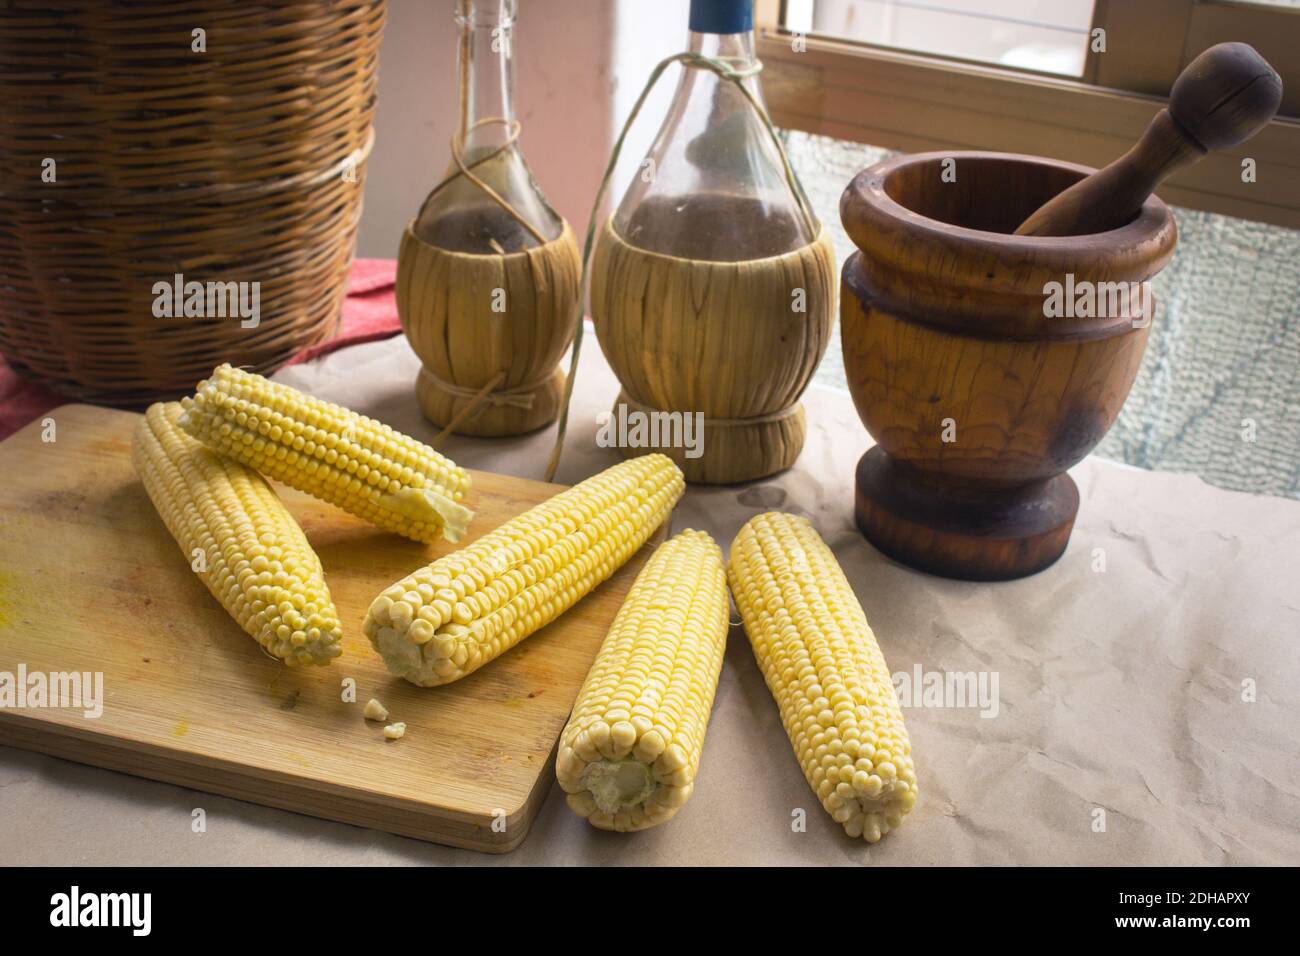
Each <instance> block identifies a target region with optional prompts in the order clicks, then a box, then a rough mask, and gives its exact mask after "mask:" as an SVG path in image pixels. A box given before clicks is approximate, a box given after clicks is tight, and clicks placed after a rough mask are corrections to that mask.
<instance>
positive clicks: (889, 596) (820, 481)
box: [0, 329, 1300, 865]
mask: <svg viewBox="0 0 1300 956" xmlns="http://www.w3.org/2000/svg"><path fill="white" fill-rule="evenodd" d="M588 336H589V337H588V347H587V349H586V351H585V354H584V357H583V360H582V368H581V369H580V373H579V374H580V377H579V381H578V387H577V390H576V393H575V397H574V403H573V413H572V416H571V420H570V426H569V440H568V443H567V447H566V451H565V456H564V460H563V463H562V465H561V468H560V472H559V475H558V476H557V480H559V481H563V482H566V483H572V482H575V481H578V480H580V479H582V478H583V477H586V476H587V475H589V474H591V473H593V472H595V471H597V470H598V469H600V468H603V467H606V466H608V465H611V464H614V463H615V462H617V461H618V460H620V459H619V455H618V452H617V451H616V450H614V449H611V448H600V447H597V445H596V435H597V431H598V429H599V425H598V420H597V416H598V414H599V413H600V412H602V411H605V410H607V409H609V408H610V406H611V404H612V403H613V401H614V399H615V397H616V395H617V392H618V388H617V383H616V381H615V380H614V377H613V375H612V374H611V373H610V371H609V369H608V367H607V366H606V365H605V363H604V360H603V358H602V356H601V355H600V353H599V350H598V348H597V346H596V344H595V341H594V336H592V335H591V333H590V329H589V330H588ZM417 368H418V361H417V359H416V358H415V356H414V355H413V354H412V353H411V351H410V348H409V347H408V346H407V344H406V341H405V339H403V338H400V337H399V338H395V339H392V340H389V341H385V342H377V343H371V344H366V345H361V346H356V347H354V348H350V349H346V350H344V351H342V352H337V353H335V354H332V355H329V356H327V357H325V358H324V359H321V360H319V361H316V362H313V363H310V364H307V365H301V366H297V367H294V368H291V369H286V370H284V371H283V372H281V373H280V374H279V375H278V376H277V378H278V379H279V380H281V381H285V382H288V383H290V384H292V385H295V386H297V387H299V388H303V389H305V390H307V391H310V392H313V393H315V394H317V395H320V396H322V397H324V398H328V399H330V400H333V401H338V402H343V403H345V404H347V405H349V406H351V407H353V408H355V409H357V410H359V411H362V412H364V413H365V414H368V415H371V416H373V417H375V418H378V419H380V420H382V421H385V422H387V423H389V424H391V425H393V426H394V427H395V428H398V429H401V430H402V431H405V432H408V433H410V434H412V435H415V436H417V437H421V438H423V439H425V440H428V439H431V438H432V437H433V436H434V435H435V434H436V432H437V429H435V428H434V427H433V426H431V425H429V424H428V423H427V422H425V421H424V420H423V419H422V418H421V416H420V413H419V411H418V409H417V408H416V405H415V400H414V382H415V375H416V370H417ZM804 401H805V406H806V408H807V413H808V424H809V435H808V441H807V445H806V447H805V449H804V452H803V455H802V457H801V458H800V460H799V462H798V464H797V465H796V466H795V467H794V468H793V469H792V470H790V471H789V472H787V473H785V474H783V475H778V476H776V477H774V478H772V479H769V480H766V481H762V482H757V483H754V484H751V485H748V486H741V487H731V488H704V487H692V488H690V489H689V490H688V492H687V494H686V497H685V498H684V499H683V501H682V503H681V504H680V505H679V506H678V509H677V512H676V515H675V518H674V529H675V530H681V529H684V528H688V527H692V528H702V529H704V530H707V531H709V532H710V533H712V534H713V535H714V537H715V538H716V539H717V540H718V542H719V544H720V545H721V546H722V548H723V550H724V551H726V550H727V549H728V548H729V547H730V544H731V539H732V537H733V536H734V535H735V533H736V531H737V529H738V528H739V527H740V525H741V524H742V523H743V522H744V521H745V520H747V519H748V518H749V517H750V516H752V515H754V514H757V513H758V512H760V511H765V510H769V509H781V510H786V511H792V512H795V513H799V514H803V515H806V516H807V517H808V518H809V519H810V520H812V521H813V523H814V524H815V525H816V527H817V528H818V530H819V531H820V532H821V534H822V535H823V537H825V538H826V540H827V541H828V542H829V543H830V545H831V546H832V547H833V548H834V550H835V553H836V555H837V556H838V558H839V560H840V561H841V563H842V564H843V566H844V570H845V572H846V574H847V575H848V577H849V580H850V581H851V582H852V584H853V587H854V590H855V591H856V592H857V594H858V597H859V599H860V600H861V602H862V604H863V607H864V608H865V610H866V613H867V618H868V620H869V621H870V622H871V625H872V628H873V629H874V631H875V634H876V636H877V639H878V640H879V642H880V646H881V648H882V650H883V651H884V654H885V657H886V659H887V660H888V662H889V665H890V669H891V671H893V672H894V673H895V675H896V680H899V684H900V689H903V688H906V689H907V691H908V694H907V696H909V697H910V698H911V699H910V700H908V701H907V702H908V703H910V704H911V706H906V707H905V708H904V713H905V716H906V721H907V727H908V730H909V731H910V733H911V738H912V744H913V754H914V757H915V761H916V767H917V773H918V777H919V781H920V788H921V797H920V802H919V804H918V806H917V808H916V810H914V811H913V813H912V814H911V815H910V816H909V817H908V818H907V819H906V820H905V821H904V823H903V825H902V826H901V827H900V828H899V829H897V830H895V831H894V832H893V833H890V834H889V835H887V836H886V837H885V838H884V839H883V840H882V841H881V842H880V843H878V844H876V845H875V846H868V845H867V844H865V843H863V842H862V841H860V840H858V841H855V840H851V839H849V838H848V837H847V836H845V834H844V832H843V830H842V828H841V827H840V826H839V825H838V824H835V823H833V822H832V821H831V820H830V818H829V817H828V816H827V815H826V814H825V813H824V811H823V810H822V809H821V807H820V805H819V804H818V803H817V801H816V799H815V798H814V796H813V794H812V792H811V790H810V789H809V788H808V785H807V784H806V783H805V781H804V779H803V775H802V773H801V772H800V769H799V766H798V763H797V762H796V760H795V758H794V755H793V754H792V752H791V748H790V744H789V741H788V740H787V738H786V736H785V732H784V731H783V729H782V727H781V723H780V719H779V717H778V714H777V709H776V705H775V704H774V703H773V701H772V699H771V697H770V696H769V695H768V692H767V689H766V687H765V686H764V684H763V679H762V675H761V674H760V673H759V671H758V668H757V666H756V665H755V663H754V658H753V655H752V653H751V652H750V649H749V645H748V642H747V641H746V639H745V635H744V632H743V631H742V629H741V628H740V627H739V626H736V627H733V629H732V633H731V638H730V644H729V647H728V650H727V655H726V663H725V665H724V668H723V673H722V679H721V683H720V686H719V688H718V694H717V699H716V702H715V704H714V710H713V715H712V719H711V721H710V724H709V731H708V736H707V739H706V741H705V746H704V756H703V760H702V762H701V765H700V772H699V776H698V778H697V781H696V788H695V793H694V796H693V797H692V798H691V800H690V801H689V802H688V803H687V804H686V806H685V807H684V808H683V809H682V810H681V811H680V812H679V813H678V815H677V816H676V817H675V818H673V819H672V820H671V821H670V822H669V823H667V824H666V825H664V826H661V827H657V828H654V829H651V830H647V831H644V832H642V833H636V834H626V835H625V834H616V833H605V832H602V831H598V830H595V829H593V828H592V827H590V826H589V825H588V824H586V823H585V822H584V821H582V820H579V819H578V818H577V817H575V816H574V815H573V814H572V813H570V812H569V810H568V809H567V807H565V805H564V800H563V794H562V793H561V792H560V790H559V788H558V787H555V788H553V789H552V791H551V793H550V795H549V797H548V799H547V801H546V803H545V805H544V807H543V809H542V811H541V813H540V815H539V817H538V819H537V820H536V822H535V823H534V825H533V829H532V832H531V833H530V835H529V836H528V838H527V839H526V840H525V842H524V843H523V845H522V846H521V847H520V848H519V849H517V850H516V851H514V852H513V853H511V854H508V855H505V856H490V855H485V854H480V853H476V852H473V851H467V850H456V849H451V848H448V847H441V846H436V845H433V844H426V843H421V842H419V841H416V840H410V839H406V838H403V837H397V836H392V835H390V834H385V833H380V832H375V831H371V830H365V829H361V828H358V827H352V826H346V825H342V824H336V823H331V822H328V821H323V820H317V819H314V818H310V817H305V816H299V815H296V814H292V813H287V812H284V811H280V810H273V809H269V808H265V807H259V806H255V805H252V804H245V803H242V802H240V801H236V800H230V799H227V798H224V797H217V796H213V795H209V794H200V793H197V792H195V791H190V790H185V789H183V788H180V787H174V786H171V785H168V784H161V783H154V782H152V781H146V780H140V779H136V778H132V777H127V776H124V775H121V774H116V773H111V772H107V771H102V770H96V769H93V768H89V767H81V766H78V765H75V764H71V763H67V762H64V761H60V760H56V759H53V758H49V757H45V756H41V755H37V754H31V753H26V752H23V751H19V750H15V749H13V748H7V747H0V792H2V793H3V798H2V799H3V804H4V820H5V825H4V826H3V827H0V859H3V860H5V861H6V862H8V863H11V864H19V863H56V862H57V863H70V862H76V863H83V864H108V863H114V864H182V863H192V864H202V865H220V864H235V863H259V862H266V861H275V862H276V863H279V864H308V865H328V864H483V865H509V864H515V863H528V864H582V863H592V864H618V863H630V864H679V865H691V864H701V865H703V864H708V865H717V864H739V865H746V864H850V865H851V864H871V863H888V864H926V865H934V864H1094V865H1095V864H1101V865H1123V864H1164V865H1183V864H1291V865H1294V864H1297V863H1300V828H1298V827H1297V826H1296V823H1297V821H1300V744H1297V734H1296V728H1297V727H1300V703H1297V691H1298V690H1300V655H1298V654H1297V636H1298V635H1300V591H1298V590H1297V587H1296V583H1297V572H1296V560H1297V556H1298V555H1300V502H1296V501H1291V500H1287V499H1282V498H1268V497H1260V496H1252V495H1246V494H1240V493H1235V492H1228V491H1223V490H1220V489H1217V488H1213V487H1210V486H1208V485H1206V484H1205V483H1203V482H1202V481H1201V480H1200V479H1198V478H1196V477H1193V476H1190V475H1176V474H1160V473H1153V472H1147V471H1141V470H1137V469H1133V468H1130V467H1127V466H1123V465H1117V464H1114V463H1112V462H1107V461H1102V460H1099V459H1095V458H1090V459H1088V460H1086V461H1085V462H1083V463H1082V464H1080V465H1079V466H1078V467H1077V468H1075V469H1074V470H1073V472H1072V474H1073V475H1074V477H1075V480H1076V481H1077V482H1078V483H1079V488H1080V492H1081V497H1082V505H1081V508H1080V512H1079V517H1078V521H1077V523H1076V525H1075V530H1074V535H1073V538H1072V539H1071V541H1070V546H1069V549H1068V550H1067V551H1066V553H1065V555H1064V556H1063V557H1062V558H1061V560H1060V561H1059V562H1058V563H1057V564H1056V565H1054V566H1053V567H1052V568H1049V569H1048V570H1046V571H1044V572H1042V573H1041V574H1038V575H1036V576H1034V577H1031V578H1028V579H1025V580H1021V581H1016V582H1008V583H1001V584H974V583H966V582H958V581H947V580H944V579H941V578H935V577H930V576H928V575H925V574H921V573H919V572H915V571H911V570H909V569H907V568H904V567H902V566H900V565H898V564H895V563H894V562H892V561H891V560H889V559H887V558H885V557H884V556H883V555H881V554H879V553H878V552H877V551H875V550H874V549H873V548H872V547H871V546H870V545H868V544H867V543H866V542H865V541H864V540H863V539H862V537H861V536H860V535H859V534H858V532H857V530H856V528H855V527H854V525H853V515H852V500H853V497H852V491H853V485H852V480H853V467H854V464H855V463H856V460H857V458H858V456H859V455H861V453H862V452H863V451H864V450H865V449H866V448H867V447H868V446H869V444H870V438H869V436H868V435H867V434H866V431H865V430H864V429H863V427H862V425H861V424H860V422H859V421H858V418H857V415H856V414H855V412H854V410H853V406H852V403H851V401H850V399H849V396H848V395H847V394H845V393H843V392H839V391H835V390H831V389H825V388H813V389H810V390H809V392H808V393H807V395H806V396H805V399H804ZM553 434H554V430H553V429H548V430H545V431H543V432H541V433H538V434H535V435H531V436H524V437H521V438H510V439H497V440H481V439H469V438H460V437H452V438H450V439H448V441H447V442H446V444H445V445H444V446H443V450H444V451H446V452H447V454H449V455H451V457H453V458H454V459H455V460H456V461H458V462H460V463H461V464H463V465H466V466H469V467H473V468H480V469H487V470H493V471H499V472H506V473H510V474H516V475H520V476H523V477H529V478H538V477H541V472H542V469H543V467H544V465H545V461H546V458H547V454H548V453H549V450H550V446H551V441H552V436H553ZM733 620H734V618H733ZM918 668H919V673H920V676H921V681H920V684H921V688H920V689H921V691H922V693H919V694H916V693H912V691H914V690H916V688H915V687H913V686H912V685H914V684H915V683H916V680H915V678H916V675H917V673H918ZM900 674H903V675H907V677H906V678H905V679H899V678H898V677H897V675H900ZM934 675H938V677H937V678H936V677H935V676H934ZM950 675H951V676H950ZM936 679H937V680H941V681H947V680H953V681H954V682H955V684H954V687H956V685H957V684H960V685H961V686H962V687H966V686H967V685H966V684H965V683H964V681H965V680H969V679H973V680H974V683H973V684H971V685H970V686H971V687H974V688H975V691H976V692H975V694H974V695H973V696H974V698H975V699H974V700H967V701H965V703H966V706H954V705H955V704H956V703H958V701H956V700H954V699H953V698H952V697H951V696H949V697H947V698H946V699H945V697H944V695H939V696H937V697H936V695H935V694H934V693H931V694H930V697H929V699H928V700H927V698H926V695H925V693H924V689H925V687H926V686H927V683H928V685H929V686H930V687H931V689H932V690H933V687H934V681H935V680H936ZM981 680H982V681H983V684H982V686H983V689H984V691H985V694H984V697H983V699H982V700H981V699H980V697H981V695H980V694H979V688H980V686H981V685H980V683H979V682H980V681H981ZM995 685H996V691H997V693H996V696H993V695H992V691H993V689H994V687H995ZM936 703H937V704H940V705H943V704H945V703H946V704H948V705H949V706H933V705H934V704H936ZM198 806H202V807H203V808H205V810H206V811H207V832H206V833H204V834H194V833H192V832H191V829H190V819H191V817H190V813H191V810H192V809H193V808H194V807H198Z"/></svg>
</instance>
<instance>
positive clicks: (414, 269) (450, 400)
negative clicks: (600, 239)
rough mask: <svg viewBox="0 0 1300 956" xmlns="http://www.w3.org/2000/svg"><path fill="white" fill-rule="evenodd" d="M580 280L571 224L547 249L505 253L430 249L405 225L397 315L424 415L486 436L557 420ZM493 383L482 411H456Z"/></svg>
mask: <svg viewBox="0 0 1300 956" xmlns="http://www.w3.org/2000/svg"><path fill="white" fill-rule="evenodd" d="M581 274H582V258H581V256H580V255H579V253H578V244H577V242H576V241H575V240H574V238H573V232H572V230H571V229H570V228H569V224H568V223H567V222H566V223H564V227H563V230H562V231H561V233H560V235H559V236H558V237H556V238H555V239H552V240H551V241H550V242H548V243H545V244H544V245H541V246H535V247H533V248H530V249H524V250H522V251H519V252H512V253H507V254H505V255H475V254H472V253H465V252H452V251H449V250H447V249H441V248H438V247H436V246H431V245H429V244H428V243H426V242H424V241H423V240H421V239H420V238H419V237H418V236H416V235H415V233H414V232H413V231H412V228H411V226H410V225H408V226H407V227H406V232H405V233H404V234H403V236H402V247H401V251H400V252H399V254H398V258H397V311H398V314H399V315H400V316H401V320H402V331H404V332H405V333H406V337H407V338H408V339H409V340H410V342H411V348H412V349H414V350H415V354H416V355H418V356H419V357H420V361H421V363H422V368H421V369H420V374H419V377H418V379H417V380H416V398H417V399H418V401H419V403H420V410H421V411H422V412H423V413H424V416H425V417H426V418H428V419H429V420H430V421H431V422H433V423H435V424H437V425H440V426H442V427H444V428H445V427H446V426H447V425H448V424H451V423H453V422H455V428H454V431H455V432H456V433H457V434H461V435H478V436H482V437H500V436H504V435H520V434H523V433H525V432H531V431H536V430H537V429H539V428H543V427H545V426H546V425H549V424H550V423H551V422H553V421H555V418H556V416H557V415H558V414H559V411H560V403H561V402H562V401H563V398H564V372H563V370H562V369H560V368H559V361H560V358H561V357H562V356H563V355H564V352H565V350H566V349H567V348H568V347H569V343H570V342H571V341H572V340H573V316H574V313H575V312H576V311H577V308H578V293H579V288H578V287H579V283H580V281H581ZM498 290H499V291H498ZM494 381H495V382H496V384H495V385H493V386H492V388H491V390H490V391H489V394H488V395H487V397H486V399H484V400H483V401H482V402H481V403H480V404H479V406H478V408H477V409H476V410H473V411H470V412H469V414H467V415H464V414H462V413H463V412H466V411H467V407H468V406H469V405H470V404H471V403H473V402H474V401H475V396H476V395H477V393H478V392H479V391H480V390H481V389H483V388H485V387H487V386H488V385H489V384H490V383H492V382H494ZM457 418H459V419H460V420H459V421H457Z"/></svg>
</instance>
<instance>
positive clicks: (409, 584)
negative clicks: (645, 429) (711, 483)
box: [364, 455, 684, 687]
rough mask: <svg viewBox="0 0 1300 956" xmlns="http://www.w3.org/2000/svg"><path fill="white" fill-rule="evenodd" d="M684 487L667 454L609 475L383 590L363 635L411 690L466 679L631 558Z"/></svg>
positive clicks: (577, 487)
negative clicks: (418, 686) (466, 676)
mask: <svg viewBox="0 0 1300 956" xmlns="http://www.w3.org/2000/svg"><path fill="white" fill-rule="evenodd" d="M683 488H684V483H683V480H682V473H681V470H680V469H678V467H677V466H676V465H674V464H673V463H672V461H670V460H669V459H668V458H667V457H665V456H664V455H645V456H643V457H639V458H633V459H631V460H629V461H625V462H623V463H622V464H619V465H615V466H614V467H612V468H608V469H606V470H605V471H602V472H601V473H600V474H598V475H595V476H593V477H591V478H588V479H587V480H586V481H584V482H582V483H581V484H578V485H574V486H573V487H572V488H569V489H568V490H567V491H562V492H560V493H559V494H558V495H556V496H555V497H553V498H550V499H548V500H546V501H544V502H542V503H541V504H539V505H537V506H535V507H533V508H531V509H529V510H528V511H525V512H524V513H523V514H521V515H519V516H518V517H516V518H512V519H510V520H509V521H507V522H506V523H505V524H503V525H501V527H499V528H497V529H496V530H495V531H492V532H490V533H488V534H485V535H484V536H483V537H481V538H479V539H478V540H477V541H475V542H473V543H472V544H470V545H468V546H466V547H464V548H461V549H460V550H459V551H454V552H452V553H451V554H448V555H446V556H444V557H441V558H439V559H438V560H436V561H434V562H433V563H432V564H430V565H428V566H427V567H423V568H420V569H419V570H418V571H415V572H413V573H412V574H409V575H407V576H406V577H405V578H403V579H402V580H401V581H398V582H397V583H396V584H394V585H392V586H391V587H389V588H387V589H385V590H384V591H383V592H382V593H381V594H380V595H379V597H377V598H375V600H374V601H373V602H372V603H371V605H370V610H369V611H368V612H367V614H366V619H365V624H364V630H365V634H366V637H368V638H369V639H370V643H371V644H373V645H374V647H375V650H377V651H378V652H379V654H380V656H381V657H383V659H384V663H385V664H386V665H388V669H389V670H390V671H392V672H393V673H394V674H398V675H399V676H401V677H404V678H406V679H407V680H408V681H410V682H411V683H413V684H419V685H421V686H423V687H433V686H436V685H438V684H448V683H451V682H452V681H454V680H458V679H460V678H461V677H464V676H465V675H466V674H470V673H473V672H474V671H476V670H478V668H480V667H482V666H483V665H484V664H486V663H487V662H488V661H490V660H492V659H493V658H495V657H497V656H498V655H500V654H503V653H505V652H506V651H507V650H509V649H510V648H512V647H514V646H515V645H516V644H518V643H519V642H520V641H522V640H523V639H524V638H525V637H527V636H528V635H529V634H532V633H533V632H534V631H537V630H540V629H541V628H543V627H545V626H546V625H547V624H549V623H550V622H551V621H553V620H555V619H556V618H557V617H559V616H560V615H561V614H563V613H564V612H565V611H567V610H568V609H569V608H571V607H572V606H573V605H574V604H576V603H577V602H578V601H579V600H581V599H582V598H583V597H584V596H585V595H586V594H587V593H588V592H589V591H591V590H592V589H593V588H594V587H596V585H598V584H600V583H601V582H602V581H604V580H605V579H606V578H608V577H609V576H610V575H611V574H613V573H614V572H615V571H616V570H617V569H618V568H620V567H621V566H622V565H623V563H624V562H625V561H627V559H628V558H630V557H632V555H634V554H636V552H637V549H639V548H640V547H641V545H643V544H645V542H646V541H647V540H649V538H650V536H651V535H652V534H654V532H655V530H656V529H657V528H658V527H659V526H660V525H661V524H663V523H664V521H665V520H667V518H668V515H669V514H670V513H671V512H672V510H673V505H675V504H676V503H677V499H678V498H680V497H681V495H682V490H683Z"/></svg>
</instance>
